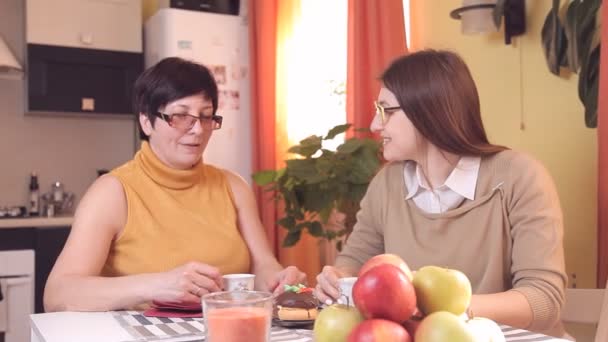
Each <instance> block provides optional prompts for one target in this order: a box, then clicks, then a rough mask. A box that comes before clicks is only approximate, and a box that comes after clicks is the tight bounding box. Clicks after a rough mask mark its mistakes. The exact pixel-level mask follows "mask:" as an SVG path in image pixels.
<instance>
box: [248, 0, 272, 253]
mask: <svg viewBox="0 0 608 342" xmlns="http://www.w3.org/2000/svg"><path fill="white" fill-rule="evenodd" d="M248 6H249V21H250V22H249V42H250V54H249V55H250V59H251V60H250V64H251V72H250V75H251V112H252V120H251V123H252V130H253V132H252V134H251V136H252V139H253V141H252V147H253V148H252V149H253V151H252V153H253V158H252V160H253V171H254V172H256V171H260V170H269V169H274V168H276V167H277V155H276V151H275V150H276V148H275V131H276V101H275V98H276V94H275V89H276V82H275V79H276V45H277V44H276V40H277V37H276V36H277V26H276V17H277V0H258V1H249V2H248ZM255 190H256V193H255V194H256V199H257V202H258V206H259V211H260V218H261V219H262V224H263V225H264V227H265V228H266V235H267V236H268V239H269V241H270V244H271V246H272V247H273V249H274V253H275V255H278V242H277V227H276V225H275V221H276V216H277V215H276V206H275V203H274V202H273V201H272V199H271V198H270V194H268V193H264V192H263V191H261V189H260V188H259V187H256V189H255Z"/></svg>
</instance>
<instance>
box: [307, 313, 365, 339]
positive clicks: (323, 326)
mask: <svg viewBox="0 0 608 342" xmlns="http://www.w3.org/2000/svg"><path fill="white" fill-rule="evenodd" d="M361 321H363V317H362V316H361V314H360V313H359V311H358V310H357V308H355V307H354V306H347V305H342V304H333V305H330V306H328V307H326V308H325V309H323V310H321V312H320V313H319V316H317V319H316V320H315V326H314V328H313V335H314V337H315V341H317V342H330V341H346V338H347V337H348V334H349V333H350V332H351V331H352V330H353V329H354V328H355V326H357V324H359V323H360V322H361Z"/></svg>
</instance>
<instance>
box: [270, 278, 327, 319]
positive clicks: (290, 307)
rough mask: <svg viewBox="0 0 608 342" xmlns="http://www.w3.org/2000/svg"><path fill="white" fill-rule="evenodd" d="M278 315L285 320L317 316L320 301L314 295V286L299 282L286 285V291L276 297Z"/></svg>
mask: <svg viewBox="0 0 608 342" xmlns="http://www.w3.org/2000/svg"><path fill="white" fill-rule="evenodd" d="M275 301H276V304H277V307H276V309H277V311H276V315H277V317H278V318H279V319H280V320H284V321H302V320H311V319H315V318H317V313H318V310H317V307H318V306H319V301H318V300H317V299H316V298H315V297H314V296H313V295H312V288H309V287H305V286H304V285H301V284H298V285H297V286H289V285H286V286H285V292H283V293H281V294H280V295H278V296H277V298H276V299H275Z"/></svg>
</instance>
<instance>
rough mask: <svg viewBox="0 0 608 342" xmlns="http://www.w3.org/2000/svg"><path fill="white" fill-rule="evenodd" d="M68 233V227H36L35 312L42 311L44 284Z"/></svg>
mask: <svg viewBox="0 0 608 342" xmlns="http://www.w3.org/2000/svg"><path fill="white" fill-rule="evenodd" d="M69 234H70V227H53V228H38V229H36V247H35V250H36V281H35V283H36V284H35V292H36V298H35V304H36V306H35V310H36V313H40V312H44V305H43V302H42V296H43V295H44V286H45V285H46V280H47V278H48V277H49V273H50V272H51V269H52V268H53V265H55V261H56V260H57V257H58V256H59V253H61V250H62V249H63V245H65V241H66V240H67V238H68V235H69Z"/></svg>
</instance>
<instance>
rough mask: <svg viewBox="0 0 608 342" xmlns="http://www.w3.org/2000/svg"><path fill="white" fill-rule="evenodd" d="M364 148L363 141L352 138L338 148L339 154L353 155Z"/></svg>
mask: <svg viewBox="0 0 608 342" xmlns="http://www.w3.org/2000/svg"><path fill="white" fill-rule="evenodd" d="M361 146H363V140H361V139H357V138H350V139H348V140H346V141H345V142H344V143H343V144H342V145H340V146H338V148H337V150H338V152H339V153H353V152H355V151H356V150H358V149H359V148H361Z"/></svg>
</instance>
